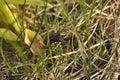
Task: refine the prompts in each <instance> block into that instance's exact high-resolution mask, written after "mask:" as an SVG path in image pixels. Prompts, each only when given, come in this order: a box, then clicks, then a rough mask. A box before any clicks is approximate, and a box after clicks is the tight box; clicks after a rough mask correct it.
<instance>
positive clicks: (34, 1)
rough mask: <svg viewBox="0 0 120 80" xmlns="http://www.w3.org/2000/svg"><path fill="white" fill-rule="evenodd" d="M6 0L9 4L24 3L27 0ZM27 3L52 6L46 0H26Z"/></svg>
mask: <svg viewBox="0 0 120 80" xmlns="http://www.w3.org/2000/svg"><path fill="white" fill-rule="evenodd" d="M0 1H1V0H0ZM5 1H6V2H7V3H9V4H24V2H25V0H5ZM0 4H1V3H0ZM26 4H32V5H39V6H46V5H47V6H48V7H52V5H51V4H49V3H47V2H45V1H41V0H26Z"/></svg>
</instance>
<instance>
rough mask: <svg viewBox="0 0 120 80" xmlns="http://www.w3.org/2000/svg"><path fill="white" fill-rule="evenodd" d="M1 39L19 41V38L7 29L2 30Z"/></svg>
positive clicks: (0, 30) (0, 31)
mask: <svg viewBox="0 0 120 80" xmlns="http://www.w3.org/2000/svg"><path fill="white" fill-rule="evenodd" d="M0 37H2V38H3V39H5V40H10V41H16V40H17V39H18V36H17V35H16V34H15V33H13V32H12V31H10V30H8V29H5V28H0ZM18 40H19V39H18Z"/></svg>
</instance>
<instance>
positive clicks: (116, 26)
mask: <svg viewBox="0 0 120 80" xmlns="http://www.w3.org/2000/svg"><path fill="white" fill-rule="evenodd" d="M50 4H52V5H53V7H51V8H47V9H46V11H45V8H41V7H37V12H36V7H35V6H31V5H27V6H23V5H22V6H19V9H23V7H25V12H26V13H28V12H29V13H30V15H31V17H30V18H28V17H25V18H24V26H25V27H27V28H30V29H32V30H35V31H37V30H38V28H39V27H40V32H39V34H40V35H41V36H42V37H43V38H45V36H46V34H47V33H48V32H59V33H60V34H61V35H62V36H63V38H64V39H65V41H66V42H65V44H61V43H55V44H52V45H51V46H49V47H50V48H49V50H48V51H47V52H46V56H44V57H43V55H42V56H41V55H40V56H39V55H38V56H34V55H32V54H31V52H30V50H29V49H27V48H26V45H24V44H22V43H20V44H19V45H18V44H13V43H12V42H9V41H4V42H3V43H4V45H3V53H4V54H1V55H0V79H1V80H19V79H20V80H21V79H22V80H29V79H30V80H41V79H42V80H86V79H88V80H119V79H120V73H119V72H120V49H119V40H120V39H119V36H120V33H119V30H120V1H119V0H93V1H92V0H90V1H89V0H88V1H86V2H85V1H83V0H65V1H62V0H61V1H59V0H53V1H52V0H50ZM21 11H22V10H21ZM18 15H19V16H18V19H19V20H20V21H21V23H22V21H23V20H22V18H21V14H18ZM45 17H46V18H45ZM42 20H43V22H42ZM48 30H49V31H48ZM8 43H10V45H9V44H8ZM14 47H16V48H14ZM21 53H22V54H23V55H20V54H21ZM4 58H5V59H4Z"/></svg>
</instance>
